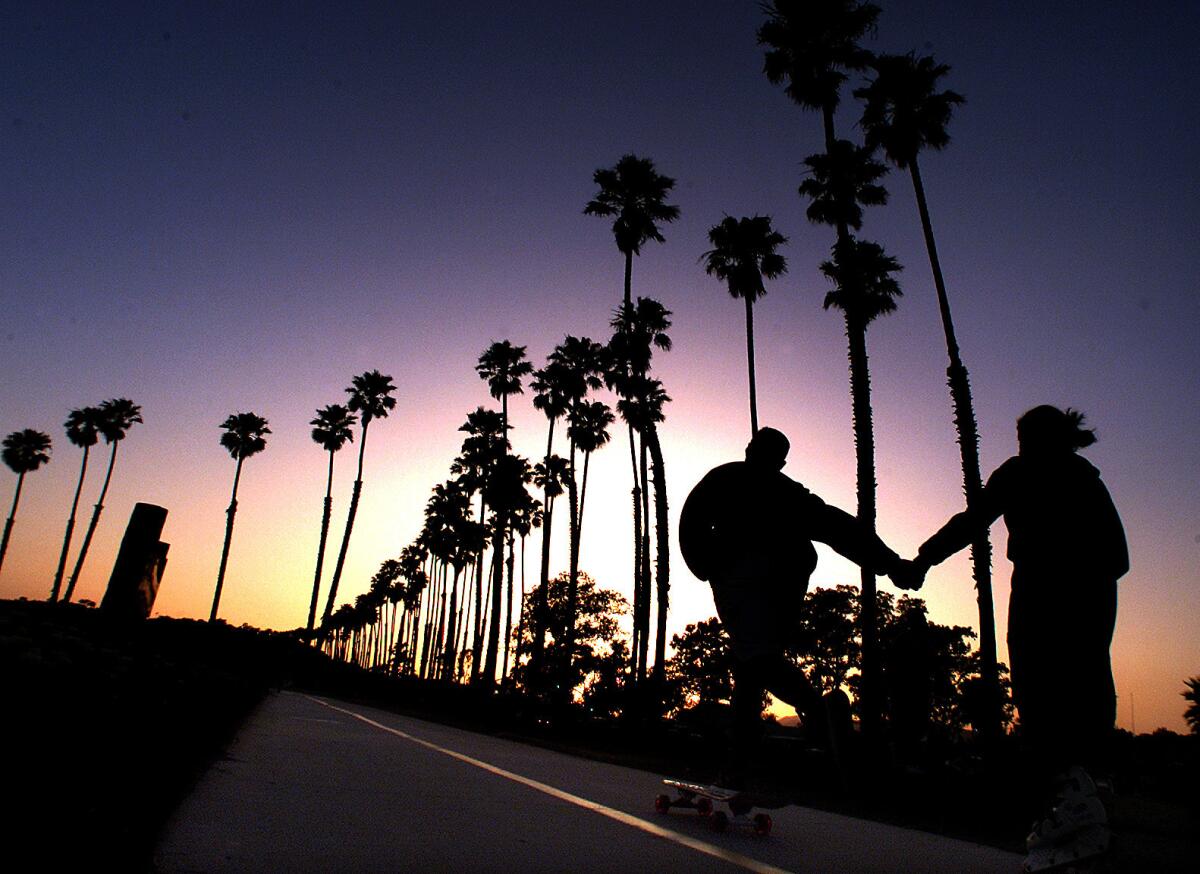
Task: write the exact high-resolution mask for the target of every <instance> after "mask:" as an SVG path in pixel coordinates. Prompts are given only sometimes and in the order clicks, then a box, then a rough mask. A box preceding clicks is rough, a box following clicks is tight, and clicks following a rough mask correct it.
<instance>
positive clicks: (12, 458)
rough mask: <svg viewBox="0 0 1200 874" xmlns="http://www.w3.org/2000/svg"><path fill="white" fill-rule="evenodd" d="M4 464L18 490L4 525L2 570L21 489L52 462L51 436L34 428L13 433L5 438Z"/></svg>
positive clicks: (1, 541) (0, 549)
mask: <svg viewBox="0 0 1200 874" xmlns="http://www.w3.org/2000/svg"><path fill="white" fill-rule="evenodd" d="M3 447H4V448H3V452H2V454H3V458H4V463H5V464H7V465H8V467H9V469H10V470H12V472H13V473H15V474H16V475H17V489H16V492H15V494H14V495H13V502H12V509H11V510H10V511H9V513H8V520H7V521H6V522H5V523H4V539H3V540H0V568H2V567H4V554H5V553H6V552H8V540H9V537H11V536H12V529H13V524H14V523H15V522H16V518H17V505H18V504H20V503H21V487H22V486H24V485H25V474H27V473H32V472H33V471H35V470H37V469H38V468H39V467H41V466H42V465H43V464H46V463H47V462H48V461H49V460H50V435H49V434H45V433H43V432H41V431H35V430H33V429H32V428H26V429H25V430H24V431H13V432H12V433H11V434H9V435H8V436H7V437H5V438H4V443H3Z"/></svg>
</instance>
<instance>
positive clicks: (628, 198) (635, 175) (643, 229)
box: [583, 154, 679, 306]
mask: <svg viewBox="0 0 1200 874" xmlns="http://www.w3.org/2000/svg"><path fill="white" fill-rule="evenodd" d="M592 181H593V182H595V183H596V184H597V185H598V186H600V189H599V191H597V192H596V194H595V196H594V197H593V198H592V199H591V200H589V201H588V202H587V205H586V206H585V207H584V208H583V212H584V214H585V215H595V216H601V217H603V218H612V219H613V238H614V239H615V240H616V243H617V251H619V252H620V253H621V254H622V255H624V256H625V306H630V305H631V304H632V295H631V288H632V278H633V256H634V255H640V254H641V251H642V246H643V245H645V244H646V243H647V242H649V241H650V240H654V241H655V242H656V243H662V242H665V241H666V238H665V237H664V236H663V235H662V231H661V230H659V227H658V225H659V223H660V222H663V223H669V222H673V221H675V219H677V218H679V207H677V206H674V205H672V204H669V203H667V202H666V199H667V195H668V194H670V192H671V189H672V188H674V187H675V180H674V179H672V178H671V177H670V176H663V175H661V174H659V172H658V171H657V170H655V169H654V162H653V161H651V160H650V159H649V158H639V157H638V156H637V155H632V154H630V155H623V156H622V157H621V159H620V160H619V161H617V163H616V165H615V166H613V167H607V168H601V169H599V170H597V171H596V172H595V173H593V174H592Z"/></svg>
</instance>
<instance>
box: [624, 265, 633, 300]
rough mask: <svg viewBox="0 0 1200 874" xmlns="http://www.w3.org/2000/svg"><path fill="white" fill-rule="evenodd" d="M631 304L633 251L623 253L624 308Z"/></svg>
mask: <svg viewBox="0 0 1200 874" xmlns="http://www.w3.org/2000/svg"><path fill="white" fill-rule="evenodd" d="M631 306H633V252H626V253H625V308H626V310H628V309H629V307H631Z"/></svg>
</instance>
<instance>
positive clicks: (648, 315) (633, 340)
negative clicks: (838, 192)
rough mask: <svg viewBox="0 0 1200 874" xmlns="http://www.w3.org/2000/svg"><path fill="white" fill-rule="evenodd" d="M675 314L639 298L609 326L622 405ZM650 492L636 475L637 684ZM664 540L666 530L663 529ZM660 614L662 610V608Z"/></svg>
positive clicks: (610, 359)
mask: <svg viewBox="0 0 1200 874" xmlns="http://www.w3.org/2000/svg"><path fill="white" fill-rule="evenodd" d="M670 316H671V312H670V310H668V309H667V308H666V307H665V306H663V305H662V304H661V303H659V302H658V301H656V300H654V299H652V298H647V297H639V298H638V300H637V303H636V305H634V306H632V307H625V306H622V307H620V308H618V309H617V311H616V313H615V314H614V315H613V318H612V321H611V323H610V324H611V327H612V328H613V330H614V333H613V336H612V338H611V339H610V340H609V344H608V347H607V350H606V351H607V355H606V361H605V374H604V380H605V382H606V383H607V384H608V386H609V388H611V389H613V390H614V391H616V393H617V395H618V396H619V397H621V398H622V399H634V398H636V397H637V395H638V392H639V391H640V390H641V389H642V388H643V381H644V380H645V379H646V374H647V373H648V372H649V370H650V362H651V360H652V358H653V356H654V350H655V349H656V348H657V349H661V350H663V351H664V352H665V351H670V349H671V338H670V337H669V336H668V335H667V329H668V328H670V326H671V320H670ZM626 424H627V426H628V428H629V433H630V435H631V436H630V449H631V454H632V453H633V447H634V440H633V437H632V435H633V434H634V433H635V431H636V429H635V428H634V424H633V423H632V422H630V421H628V419H627V420H626ZM647 450H648V447H647V446H646V444H645V441H644V440H643V442H642V447H641V453H640V465H639V457H638V455H637V454H632V462H633V466H634V470H635V472H636V471H637V470H638V468H639V466H640V467H641V468H642V473H641V477H640V480H641V482H642V483H645V481H646V480H647V476H646V472H645V468H646V466H647V454H648V452H647ZM649 495H650V491H649V488H646V489H645V490H642V489H641V488H640V486H639V480H638V476H637V474H636V473H635V478H634V494H633V526H634V543H635V548H634V569H635V573H634V608H633V614H634V641H633V642H634V661H635V665H634V672H635V675H636V677H637V679H639V680H641V679H644V677H645V672H646V662H647V653H648V645H649V633H650V504H649ZM655 500H656V501H662V502H664V503H663V506H664V507H665V501H666V492H665V491H664V492H662V493H661V494H658V493H657V492H656V494H655ZM664 534H665V528H664ZM658 561H659V563H660V566H661V565H664V563H666V562H667V561H669V557H668V553H667V552H665V551H664V552H662V553H661V554H659V556H658ZM659 606H660V609H661V608H662V607H663V605H662V603H661V602H660V605H659Z"/></svg>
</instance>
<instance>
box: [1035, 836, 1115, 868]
mask: <svg viewBox="0 0 1200 874" xmlns="http://www.w3.org/2000/svg"><path fill="white" fill-rule="evenodd" d="M1108 844H1109V831H1108V827H1107V826H1104V825H1093V826H1088V827H1087V828H1085V829H1082V830H1081V831H1079V832H1077V833H1076V834H1074V835H1072V836H1071V838H1070V839H1069V840H1067V841H1065V842H1064V843H1061V844H1050V845H1048V846H1044V847H1037V848H1036V849H1033V850H1030V851H1029V855H1028V856H1026V857H1025V863H1024V865H1023V866H1022V868H1021V870H1022V871H1024V872H1030V874H1032V872H1035V871H1058V872H1075V871H1079V872H1084V871H1094V870H1096V866H1097V864H1098V863H1100V862H1101V860H1102V859H1103V857H1104V854H1105V853H1106V852H1107V850H1108Z"/></svg>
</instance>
